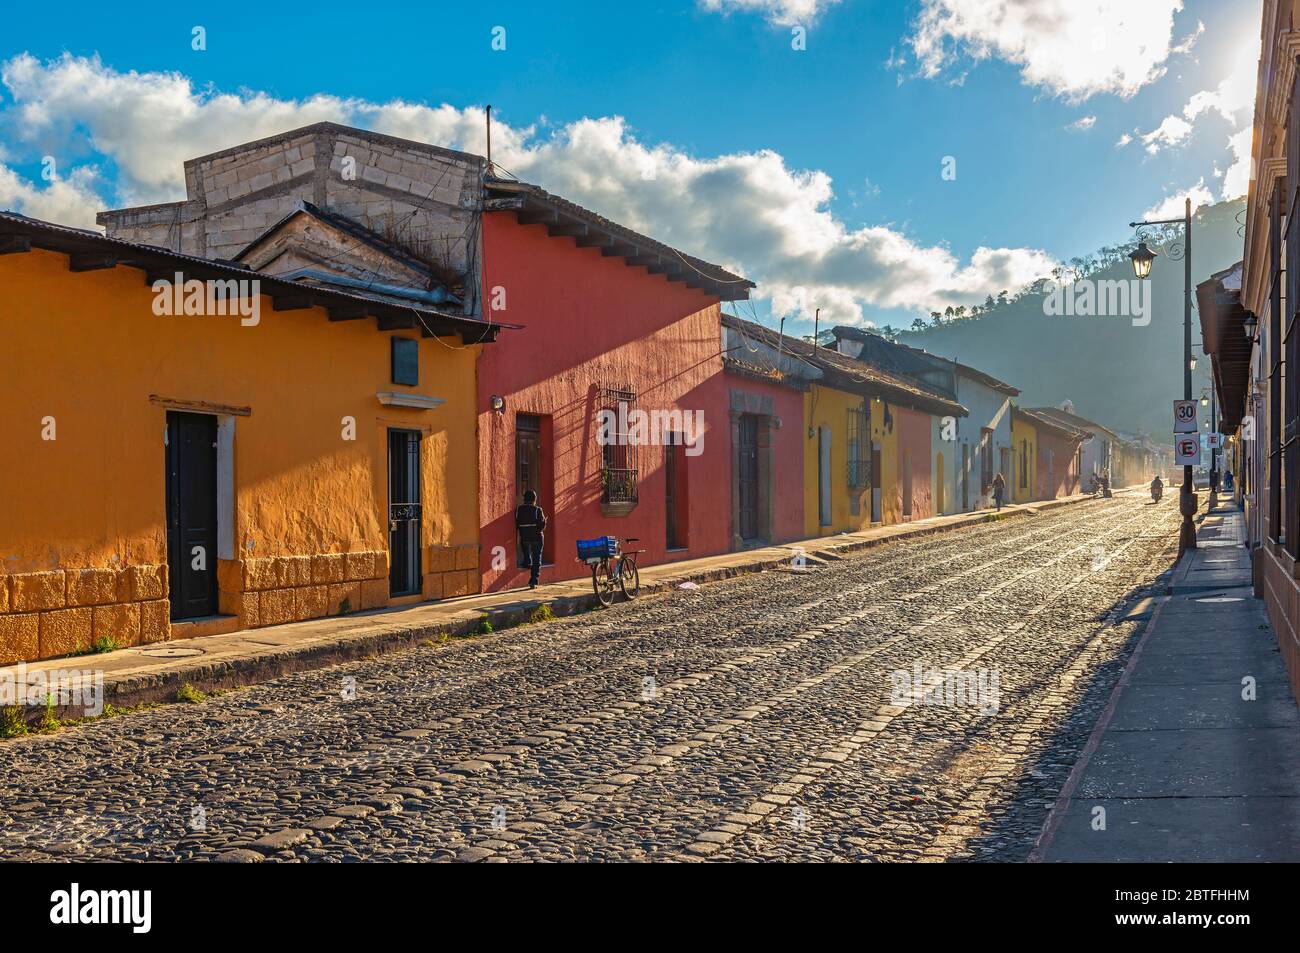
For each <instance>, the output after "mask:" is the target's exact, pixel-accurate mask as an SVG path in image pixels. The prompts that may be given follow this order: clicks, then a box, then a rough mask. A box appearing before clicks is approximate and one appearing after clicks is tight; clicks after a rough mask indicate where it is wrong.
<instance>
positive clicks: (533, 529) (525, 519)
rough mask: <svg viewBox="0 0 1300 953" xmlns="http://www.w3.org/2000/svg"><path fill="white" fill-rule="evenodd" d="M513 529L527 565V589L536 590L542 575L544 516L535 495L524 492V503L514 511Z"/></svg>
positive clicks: (529, 491)
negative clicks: (516, 532) (517, 533)
mask: <svg viewBox="0 0 1300 953" xmlns="http://www.w3.org/2000/svg"><path fill="white" fill-rule="evenodd" d="M515 529H516V530H518V532H519V547H520V549H522V550H523V553H524V560H525V562H526V563H527V564H528V588H529V589H536V588H537V581H538V579H539V578H540V577H541V574H542V542H543V539H544V536H543V531H544V530H545V529H546V514H545V513H543V512H542V508H541V507H540V506H538V505H537V494H536V493H535V492H534V491H532V490H525V491H524V503H523V506H520V507H519V508H518V509H516V510H515Z"/></svg>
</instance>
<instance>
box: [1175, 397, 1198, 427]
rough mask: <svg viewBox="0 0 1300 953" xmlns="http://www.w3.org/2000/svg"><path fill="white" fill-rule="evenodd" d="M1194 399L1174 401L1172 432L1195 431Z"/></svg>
mask: <svg viewBox="0 0 1300 953" xmlns="http://www.w3.org/2000/svg"><path fill="white" fill-rule="evenodd" d="M1196 431H1197V427H1196V401H1194V400H1176V401H1174V433H1196Z"/></svg>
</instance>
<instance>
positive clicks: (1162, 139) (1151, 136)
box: [1142, 116, 1192, 155]
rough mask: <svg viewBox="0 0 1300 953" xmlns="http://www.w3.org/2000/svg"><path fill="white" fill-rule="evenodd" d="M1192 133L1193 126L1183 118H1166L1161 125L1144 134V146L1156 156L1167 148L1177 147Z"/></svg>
mask: <svg viewBox="0 0 1300 953" xmlns="http://www.w3.org/2000/svg"><path fill="white" fill-rule="evenodd" d="M1191 133H1192V124H1191V123H1190V122H1188V121H1187V120H1186V119H1184V118H1183V117H1182V116H1166V117H1165V118H1164V120H1163V121H1162V122H1161V123H1160V125H1158V126H1156V128H1154V129H1152V130H1151V131H1150V132H1144V133H1142V144H1143V145H1145V146H1146V147H1147V152H1149V153H1151V154H1152V155H1155V154H1156V153H1157V152H1159V151H1160V150H1161V149H1162V148H1164V147H1165V146H1176V145H1178V144H1179V143H1180V142H1182V141H1183V140H1185V139H1186V138H1187V137H1188V136H1189V135H1191Z"/></svg>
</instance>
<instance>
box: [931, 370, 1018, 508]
mask: <svg viewBox="0 0 1300 953" xmlns="http://www.w3.org/2000/svg"><path fill="white" fill-rule="evenodd" d="M957 399H958V401H959V402H960V403H961V404H963V405H964V406H965V407H966V408H967V409H968V410H969V411H970V416H968V417H958V418H957V419H956V426H955V433H956V439H954V440H945V439H943V418H942V417H939V416H936V417H932V418H931V419H932V421H933V436H932V438H931V447H930V449H931V454H930V456H931V462H932V464H933V463H934V461H935V460H936V459H937V456H938V455H939V454H943V461H944V476H943V480H944V497H945V499H944V504H945V506H944V509H943V512H945V513H958V512H960V511H961V469H962V445H963V444H966V445H967V446H969V448H970V457H969V460H970V463H969V469H970V476H969V480H970V484H969V490H968V496H969V499H968V504H969V505H968V507H967V508H968V509H972V510H973V509H975V508H976V507H977V506H978V504H979V500H980V494H981V493H982V491H983V487H982V486H981V485H980V484H981V483H982V479H981V469H980V450H981V439H982V436H983V431H982V428H984V427H987V428H989V429H990V430H992V434H991V435H990V436H991V444H992V452H993V472H994V473H999V472H1001V469H1002V451H1003V450H1004V449H1010V447H1011V398H1009V397H1008V396H1007V395H1006V394H1003V393H1000V392H998V391H996V390H994V389H993V388H991V387H989V386H987V385H986V384H982V383H980V382H979V381H975V380H972V379H970V378H968V377H961V378H960V379H959V381H958V390H957ZM932 469H933V467H932ZM1002 475H1003V478H1004V479H1006V481H1007V485H1008V486H1010V485H1011V474H1009V473H1003V474H1002ZM934 478H935V480H936V481H937V479H938V475H937V474H935V477H934ZM936 494H937V487H936ZM936 502H937V501H936Z"/></svg>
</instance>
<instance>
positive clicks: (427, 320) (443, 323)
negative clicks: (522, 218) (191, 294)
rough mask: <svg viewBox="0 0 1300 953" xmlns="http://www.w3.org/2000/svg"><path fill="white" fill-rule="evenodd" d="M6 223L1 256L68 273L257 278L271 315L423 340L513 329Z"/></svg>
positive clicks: (150, 281)
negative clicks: (58, 258)
mask: <svg viewBox="0 0 1300 953" xmlns="http://www.w3.org/2000/svg"><path fill="white" fill-rule="evenodd" d="M6 224H8V223H6V222H4V221H0V254H14V253H24V252H30V251H32V250H35V249H39V250H42V251H50V252H54V253H56V254H62V255H67V256H68V268H69V270H70V271H72V272H86V271H97V270H101V269H108V268H116V267H118V266H124V267H128V268H135V269H138V270H140V271H141V272H143V273H144V279H145V284H146V285H148V286H150V287H152V286H153V285H154V283H155V282H157V281H172V280H174V279H175V276H176V274H177V272H179V273H180V274H181V275H182V276H183V278H184V280H187V281H188V280H190V279H195V280H200V281H232V280H236V281H237V280H240V279H244V280H256V281H258V283H259V285H260V286H261V294H262V295H263V296H264V297H267V298H270V299H271V307H272V310H274V311H297V310H302V309H305V308H313V307H318V308H321V309H322V310H324V311H325V312H326V314H327V315H328V317H329V320H331V321H352V320H359V319H363V318H374V319H375V321H376V323H377V325H378V327H379V330H381V331H383V330H393V329H396V328H411V329H414V328H416V327H419V328H420V333H421V336H422V337H450V336H456V337H459V338H460V339H461V341H462V343H464V344H467V345H468V344H480V343H490V342H493V341H495V340H496V339H497V335H498V334H499V333H500V331H501V330H502V329H503V328H508V329H514V328H517V327H518V326H517V325H512V324H500V323H496V324H487V323H484V322H480V321H478V320H476V319H473V318H460V317H457V316H455V315H446V314H442V313H440V312H435V311H428V310H420V309H417V308H413V307H407V306H403V305H399V304H389V303H386V302H382V301H376V300H374V299H372V298H366V297H364V296H361V295H354V294H350V293H348V292H346V291H336V290H332V289H329V290H327V289H322V288H315V287H312V286H308V285H303V284H300V283H298V282H293V281H286V280H285V279H282V278H277V277H275V276H274V275H264V274H262V273H260V272H256V271H252V270H251V269H248V268H244V267H241V266H239V265H234V264H226V263H224V262H216V261H212V262H209V261H206V260H204V259H196V258H192V257H190V256H186V255H179V254H177V253H175V252H171V251H169V250H167V249H161V248H160V249H157V250H156V251H155V250H153V249H151V248H149V247H147V246H142V245H135V244H133V243H128V242H121V241H118V240H115V239H110V238H106V237H104V236H99V235H82V234H79V233H78V232H77V231H76V230H74V229H68V228H65V227H62V226H50V225H49V223H41V222H36V221H35V220H33V222H32V226H30V227H27V228H23V226H19V227H20V228H23V230H22V231H9V230H6V228H5V226H6ZM39 226H46V227H45V228H41V227H39Z"/></svg>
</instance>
